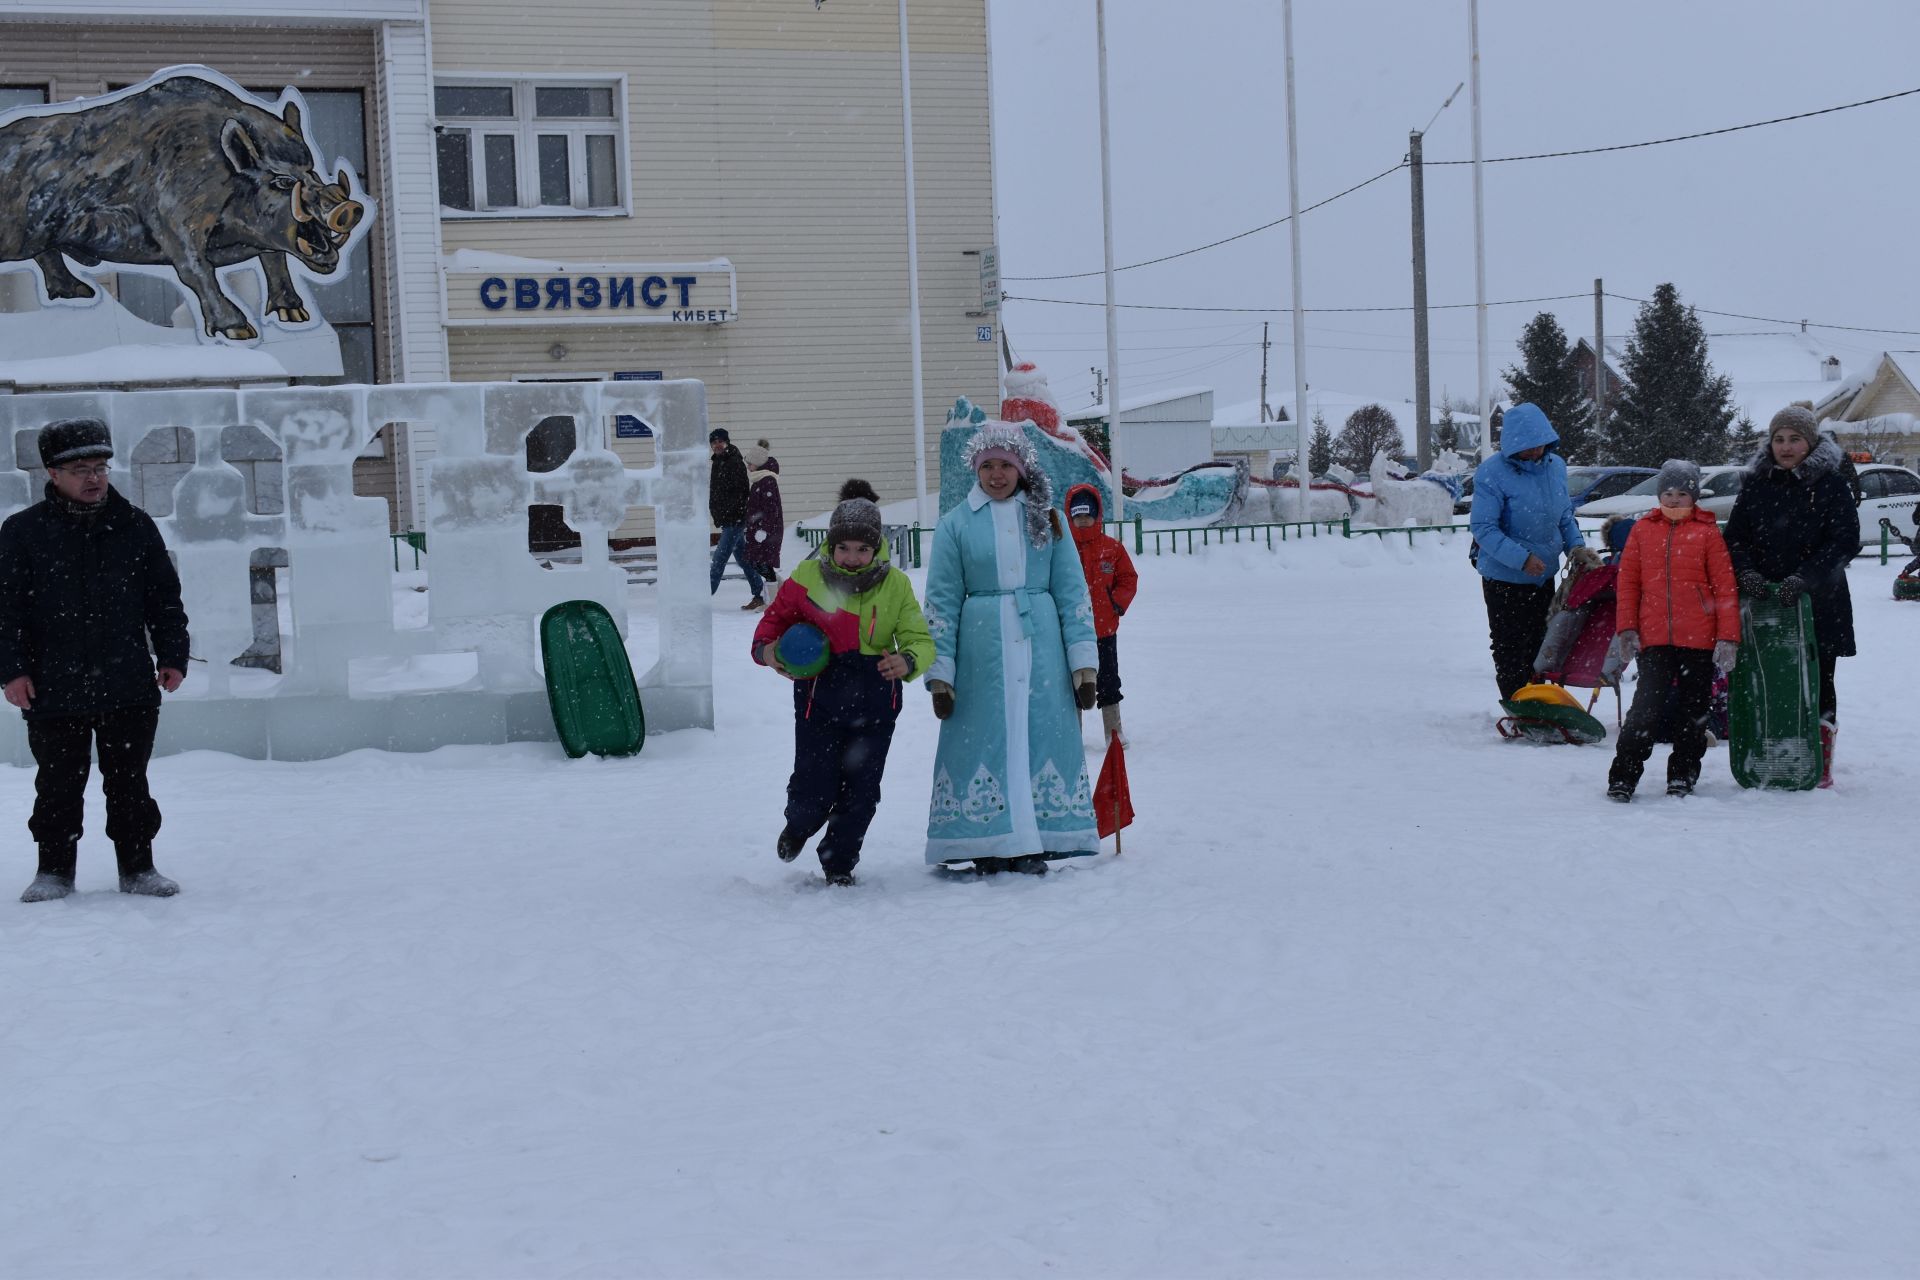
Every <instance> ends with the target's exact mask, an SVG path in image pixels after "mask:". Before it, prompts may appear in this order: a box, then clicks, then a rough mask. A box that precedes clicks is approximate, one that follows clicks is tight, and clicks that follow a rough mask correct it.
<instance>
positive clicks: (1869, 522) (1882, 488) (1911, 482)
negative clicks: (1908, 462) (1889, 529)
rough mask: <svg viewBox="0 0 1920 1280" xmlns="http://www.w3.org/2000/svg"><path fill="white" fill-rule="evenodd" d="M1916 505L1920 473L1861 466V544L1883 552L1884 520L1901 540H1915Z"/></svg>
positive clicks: (1881, 464)
mask: <svg viewBox="0 0 1920 1280" xmlns="http://www.w3.org/2000/svg"><path fill="white" fill-rule="evenodd" d="M1916 504H1920V473H1917V472H1913V471H1910V470H1908V469H1907V468H1906V467H1896V466H1892V465H1889V464H1887V463H1884V462H1868V463H1864V464H1862V465H1861V467H1860V541H1861V542H1863V543H1865V544H1866V549H1867V550H1869V551H1878V550H1879V549H1880V521H1881V520H1882V519H1885V520H1886V521H1887V522H1888V523H1890V524H1892V525H1893V528H1894V531H1895V532H1896V533H1898V534H1899V535H1900V536H1901V537H1903V538H1905V537H1911V536H1912V535H1913V531H1914V529H1913V525H1914V509H1915V505H1916Z"/></svg>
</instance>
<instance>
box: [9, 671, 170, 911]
mask: <svg viewBox="0 0 1920 1280" xmlns="http://www.w3.org/2000/svg"><path fill="white" fill-rule="evenodd" d="M159 725H160V708H158V707H128V708H125V709H124V710H120V711H108V712H103V713H101V714H99V715H88V716H50V717H48V718H46V719H40V720H29V721H27V745H28V747H29V748H31V749H32V751H33V759H34V763H35V764H37V765H39V766H40V768H39V772H37V773H36V774H35V775H34V779H33V790H34V801H33V816H32V817H31V818H29V819H28V820H27V830H29V831H31V832H32V833H33V838H34V840H35V841H36V842H37V843H38V844H39V846H40V871H41V873H42V874H46V875H57V876H65V877H67V878H68V879H72V878H73V872H74V867H75V865H76V862H77V861H78V851H79V845H80V828H81V822H82V814H83V812H84V809H85V804H86V791H87V775H88V774H89V773H90V772H91V770H92V765H93V752H94V749H95V747H96V746H97V747H98V749H99V752H100V788H101V790H102V791H104V792H106V796H107V838H108V839H109V840H111V841H113V852H114V856H115V858H116V859H117V860H118V861H119V863H120V874H121V875H123V876H130V875H136V874H138V873H139V872H142V871H151V870H152V869H153V838H154V836H156V835H158V834H159V832H160V806H159V805H157V804H155V803H154V800H153V795H152V794H151V793H150V792H149V791H148V790H147V760H148V758H149V757H151V756H152V755H153V734H154V730H155V729H157V728H158V727H159Z"/></svg>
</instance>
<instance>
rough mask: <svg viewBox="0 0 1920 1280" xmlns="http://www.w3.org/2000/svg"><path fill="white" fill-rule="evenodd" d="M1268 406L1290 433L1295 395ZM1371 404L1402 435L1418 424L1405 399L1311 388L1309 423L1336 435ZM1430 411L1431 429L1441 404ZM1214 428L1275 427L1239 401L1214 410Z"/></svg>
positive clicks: (1255, 406)
mask: <svg viewBox="0 0 1920 1280" xmlns="http://www.w3.org/2000/svg"><path fill="white" fill-rule="evenodd" d="M1267 402H1268V403H1269V404H1270V405H1272V406H1273V407H1274V409H1276V410H1279V409H1285V410H1286V412H1287V418H1288V421H1286V422H1284V423H1280V424H1278V425H1279V426H1281V427H1284V428H1285V429H1286V430H1287V431H1289V432H1291V431H1292V430H1293V419H1294V417H1295V416H1296V415H1295V414H1294V412H1293V397H1292V395H1284V396H1270V397H1269V398H1268V401H1267ZM1499 403H1503V404H1504V403H1505V402H1504V401H1501V402H1499ZM1370 404H1377V405H1379V406H1380V407H1381V408H1382V409H1385V410H1386V411H1387V412H1388V413H1390V414H1392V415H1393V421H1394V425H1395V426H1397V427H1399V428H1400V430H1401V431H1402V432H1403V433H1404V432H1406V431H1408V430H1410V429H1411V427H1412V425H1413V423H1414V421H1415V415H1414V412H1413V401H1411V400H1408V399H1406V398H1404V397H1395V396H1378V395H1363V394H1360V393H1358V392H1352V391H1316V390H1314V389H1313V388H1311V387H1309V388H1308V389H1307V421H1309V422H1311V421H1313V415H1314V414H1316V413H1318V414H1320V415H1321V416H1322V417H1324V418H1325V419H1326V421H1327V429H1328V430H1330V431H1336V432H1337V431H1339V430H1340V428H1341V427H1343V426H1345V425H1346V421H1347V418H1348V417H1349V416H1351V415H1352V413H1353V411H1354V410H1355V409H1359V408H1361V407H1363V406H1365V405H1370ZM1429 409H1430V412H1431V413H1432V414H1433V423H1429V424H1428V425H1429V426H1431V425H1433V424H1434V423H1438V422H1439V421H1440V402H1439V401H1438V400H1436V401H1434V402H1433V404H1432V405H1431V406H1429ZM1453 420H1454V421H1455V422H1457V423H1466V422H1478V421H1479V420H1480V418H1479V415H1477V414H1472V413H1462V412H1461V411H1460V410H1458V409H1456V410H1454V411H1453ZM1213 425H1214V429H1215V431H1216V432H1217V431H1219V430H1220V429H1221V428H1223V427H1260V426H1263V425H1264V426H1274V425H1275V424H1274V423H1271V422H1269V423H1264V424H1263V423H1262V422H1261V421H1260V401H1259V400H1257V399H1255V400H1242V401H1238V402H1237V403H1234V404H1230V405H1228V406H1227V407H1226V408H1224V409H1216V410H1214V413H1213ZM1216 439H1217V437H1216ZM1289 443H1291V442H1289ZM1409 443H1411V442H1409ZM1216 447H1217V446H1216Z"/></svg>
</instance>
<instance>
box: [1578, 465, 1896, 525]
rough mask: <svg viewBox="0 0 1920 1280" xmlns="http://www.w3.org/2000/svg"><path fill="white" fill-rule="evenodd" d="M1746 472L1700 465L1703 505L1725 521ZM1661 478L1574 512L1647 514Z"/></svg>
mask: <svg viewBox="0 0 1920 1280" xmlns="http://www.w3.org/2000/svg"><path fill="white" fill-rule="evenodd" d="M1746 474H1747V469H1746V468H1745V467H1734V466H1725V467H1702V468H1700V505H1701V506H1703V507H1705V508H1706V509H1707V510H1709V511H1711V512H1713V514H1714V515H1715V516H1717V517H1719V520H1720V523H1721V524H1725V523H1726V522H1727V514H1728V513H1729V512H1731V511H1732V510H1733V500H1734V499H1735V498H1737V497H1739V496H1740V482H1741V481H1742V480H1743V479H1745V478H1746ZM1659 480H1660V477H1659V476H1658V475H1653V476H1648V477H1647V478H1646V479H1645V480H1642V481H1641V482H1640V483H1639V484H1637V485H1635V486H1633V488H1631V489H1629V490H1627V491H1626V492H1625V493H1623V494H1621V495H1620V496H1619V497H1617V498H1601V499H1599V500H1598V501H1595V502H1589V503H1587V504H1586V505H1584V506H1581V507H1577V508H1575V510H1574V513H1573V514H1574V515H1576V516H1581V517H1588V516H1591V517H1593V518H1594V519H1598V520H1604V519H1606V518H1607V517H1608V516H1638V515H1645V514H1646V513H1647V512H1649V511H1651V510H1653V509H1654V508H1655V507H1657V506H1659V505H1660V491H1659V490H1660V485H1659ZM1875 527H1876V529H1877V528H1878V526H1877V525H1876V526H1875Z"/></svg>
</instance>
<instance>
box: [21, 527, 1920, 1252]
mask: <svg viewBox="0 0 1920 1280" xmlns="http://www.w3.org/2000/svg"><path fill="white" fill-rule="evenodd" d="M1140 567H1141V572H1142V578H1143V585H1142V590H1141V596H1140V600H1139V603H1138V605H1137V607H1136V608H1135V610H1134V611H1133V612H1132V613H1131V614H1130V615H1129V617H1128V619H1127V622H1126V624H1125V629H1124V630H1123V633H1122V642H1123V643H1122V654H1123V663H1122V666H1123V671H1124V673H1125V676H1126V679H1127V688H1128V690H1129V695H1130V696H1129V698H1128V701H1127V703H1126V712H1127V723H1128V726H1129V729H1130V730H1131V732H1132V733H1133V735H1134V738H1135V748H1134V750H1133V751H1132V752H1131V753H1130V754H1129V764H1130V766H1131V774H1132V780H1133V787H1134V798H1135V803H1136V805H1137V807H1138V809H1139V811H1140V814H1141V818H1140V821H1139V823H1138V824H1137V825H1136V826H1135V827H1133V828H1132V829H1131V830H1129V832H1128V833H1127V837H1126V854H1125V856H1124V857H1122V858H1119V859H1114V858H1112V857H1103V858H1101V859H1100V860H1098V861H1097V862H1091V863H1085V864H1080V865H1075V866H1072V867H1069V868H1067V869H1064V870H1062V871H1060V872H1058V873H1056V874H1054V875H1051V876H1048V877H1046V878H1044V879H1031V878H1027V877H1020V876H1012V877H1001V878H999V879H998V880H995V881H991V882H974V881H955V880H946V879H941V878H938V877H935V876H933V875H930V874H929V873H928V872H926V871H925V870H924V869H923V868H922V865H921V857H920V842H921V838H922V833H923V830H924V826H923V824H924V817H925V809H926V794H927V782H928V774H929V771H930V767H931V759H932V749H933V741H934V721H933V719H932V716H931V714H930V713H929V712H928V711H927V709H926V702H925V699H924V695H922V694H920V693H919V692H918V691H917V690H916V691H915V693H914V696H913V701H912V703H911V704H910V709H909V713H908V715H907V716H906V717H905V719H904V720H903V722H902V726H901V729H900V732H899V735H898V737H897V738H896V740H895V746H894V751H893V757H892V761H891V765H890V769H889V772H888V781H887V800H886V801H885V803H884V804H883V806H882V809H881V812H880V816H879V819H878V821H877V822H876V824H875V826H874V830H873V833H872V836H871V838H870V841H869V844H868V850H867V856H866V860H865V861H864V862H863V863H862V866H861V870H860V873H861V884H860V886H859V887H858V888H856V889H853V890H847V891H842V890H827V889H824V888H821V887H818V872H817V869H815V868H814V867H813V866H812V865H811V861H812V855H811V853H809V854H807V855H805V860H803V861H802V862H800V863H797V864H794V865H792V866H783V865H782V864H780V863H779V862H778V861H776V860H775V858H774V855H773V839H774V835H775V833H776V832H777V831H778V830H779V827H780V808H781V804H782V800H783V787H784V782H785V776H786V767H787V758H788V754H789V751H790V746H789V743H790V738H789V734H790V732H791V730H790V715H789V711H788V705H789V704H788V702H787V696H786V686H785V685H784V684H782V683H781V682H780V681H779V680H778V679H777V678H776V677H774V676H772V675H771V674H769V673H766V672H764V671H760V670H758V669H755V668H753V667H752V666H751V665H750V664H749V662H748V660H747V658H746V655H745V650H746V638H747V635H748V632H749V630H750V629H751V626H752V622H753V618H752V615H747V614H743V613H740V612H739V611H738V610H737V608H736V607H735V606H736V605H737V604H738V603H739V599H740V598H742V597H744V594H745V593H744V590H743V589H742V588H741V587H740V586H739V584H737V583H729V584H727V586H726V588H725V589H724V590H723V592H722V594H721V596H720V597H719V598H717V599H716V602H715V616H716V626H717V632H718V634H717V645H718V652H719V655H720V656H719V670H718V672H717V681H718V695H717V696H718V699H719V720H720V728H719V730H718V731H717V732H715V733H705V732H687V733H678V734H671V735H667V736H663V737H658V738H655V739H653V740H651V741H650V742H649V743H648V745H647V748H646V750H645V752H644V753H643V754H642V755H641V756H640V757H639V758H637V759H633V760H627V761H595V760H586V761H580V762H571V763H570V762H568V761H566V760H565V759H563V758H562V757H561V756H560V753H559V751H558V749H557V748H555V747H547V746H520V747H504V748H476V747H465V748H449V749H446V750H442V751H439V752H435V753H433V754H430V755H424V756H398V755H382V754H378V753H373V752H363V753H359V754H356V755H352V756H348V757H345V758H341V759H337V760H332V761H326V762H321V763H312V764H275V763H259V762H250V761H244V760H237V759H232V758H228V757H222V756H215V755H210V754H194V755H188V756H176V757H171V758H168V759H163V760H161V761H158V762H157V763H156V764H155V767H154V778H155V789H156V792H157V794H158V795H159V797H160V799H161V802H162V804H163V806H164V807H165V809H166V814H167V827H166V830H165V831H164V832H163V833H162V835H161V841H160V853H159V865H160V867H161V869H162V870H164V871H166V872H168V873H170V874H172V875H174V876H176V877H178V878H179V879H180V881H181V882H182V883H183V885H184V886H185V891H184V893H183V894H182V895H181V896H180V897H179V898H177V899H174V900H171V901H153V900H136V899H131V898H126V897H123V896H121V895H120V894H118V893H116V892H114V891H113V890H112V879H111V853H110V850H109V849H108V847H107V846H106V844H105V842H104V840H103V839H102V838H101V837H100V836H99V835H98V834H97V833H98V831H99V830H100V821H101V817H100V811H99V807H98V801H97V797H96V799H95V801H94V804H93V807H92V809H91V810H90V816H89V822H90V831H91V832H92V833H95V834H91V835H90V836H89V839H88V841H87V843H86V844H85V845H84V846H83V848H82V852H81V888H82V890H83V892H81V893H79V894H77V895H76V896H75V897H74V898H72V899H69V900H67V901H65V902H60V903H52V904H46V905H42V906H35V907H27V906H19V905H14V904H12V903H11V901H10V897H11V890H12V889H13V888H14V887H15V884H16V882H17V884H18V885H24V884H25V883H26V881H27V880H28V879H29V878H30V875H31V870H32V868H31V852H30V848H29V847H28V845H27V837H26V832H25V828H24V822H25V817H26V812H27V808H28V805H29V803H30V799H31V782H32V778H31V774H30V773H29V772H28V771H25V770H0V830H4V831H7V832H10V833H12V841H13V843H12V845H11V848H12V849H13V853H12V855H11V856H10V859H9V860H8V862H7V864H6V865H7V866H8V867H9V868H11V871H10V872H9V874H10V875H11V876H12V880H10V881H8V882H7V884H6V886H5V888H6V889H7V890H8V891H9V892H8V895H7V899H5V900H0V991H4V992H5V1016H4V1019H0V1083H3V1084H4V1090H3V1093H4V1098H5V1100H6V1103H7V1106H8V1108H9V1114H8V1117H7V1119H6V1120H5V1122H4V1123H3V1124H0V1152H3V1153H4V1154H0V1167H4V1169H5V1172H6V1179H5V1183H6V1194H5V1195H4V1196H3V1197H0V1275H6V1276H36V1277H54V1276H92V1277H119V1276H127V1275H136V1274H137V1275H144V1276H203V1277H262V1276H271V1277H287V1276H301V1277H335V1276H484V1277H523V1276H575V1277H597V1276H652V1275H671V1276H940V1277H947V1276H954V1277H957V1276H986V1275H1018V1276H1040V1275H1054V1276H1193V1275H1230V1276H1383V1275H1397V1276H1556V1277H1564V1276H1582V1277H1585V1276H1649V1275H1662V1276H1683V1275H1684V1276H1705V1275H1714V1276H1728V1275H1742V1276H1849V1277H1851V1276H1887V1275H1895V1274H1913V1273H1914V1271H1915V1270H1916V1268H1920V1213H1916V1212H1915V1211H1914V1206H1915V1204H1916V1203H1920V1073H1916V1071H1915V1067H1914V1064H1915V1062H1916V1060H1920V1004H1916V1001H1915V994H1914V993H1915V992H1916V990H1920V942H1917V941H1916V938H1917V937H1920V934H1917V933H1916V930H1915V928H1914V920H1915V918H1916V914H1917V912H1920V857H1916V856H1915V854H1914V851H1913V843H1914V837H1913V834H1912V828H1913V824H1912V822H1911V816H1912V801H1913V794H1914V793H1913V778H1914V764H1913V762H1914V761H1915V760H1916V759H1917V758H1920V727H1917V726H1916V715H1915V713H1916V710H1917V709H1920V707H1917V705H1916V704H1917V703H1920V694H1916V691H1915V687H1914V683H1913V679H1912V674H1911V655H1912V653H1913V652H1914V644H1913V639H1912V636H1913V632H1914V630H1915V629H1916V628H1920V605H1903V604H1895V603H1894V602H1893V601H1892V600H1891V599H1889V598H1888V596H1889V588H1888V583H1889V580H1890V578H1891V576H1892V574H1893V572H1894V570H1893V568H1892V567H1887V568H1882V567H1880V566H1878V565H1873V564H1870V563H1867V562H1864V561H1863V562H1862V563H1861V564H1860V565H1858V566H1856V568H1855V570H1854V583H1855V600H1856V609H1857V611H1858V615H1859V625H1860V631H1861V636H1862V648H1863V650H1864V653H1863V656H1861V657H1860V658H1857V659H1853V660H1850V661H1847V662H1844V663H1842V664H1841V668H1840V672H1841V674H1840V691H1841V723H1842V735H1841V744H1840V759H1841V764H1840V768H1839V786H1838V787H1837V788H1836V789H1835V790H1833V791H1831V792H1817V793H1807V794H1794V795H1783V794H1762V793H1749V792H1741V791H1739V790H1737V789H1736V788H1735V787H1734V785H1733V783H1732V781H1731V779H1730V777H1729V776H1728V774H1727V770H1726V764H1725V757H1724V752H1723V751H1716V752H1715V753H1714V754H1712V755H1710V756H1709V758H1708V761H1707V769H1706V773H1705V775H1704V781H1703V784H1702V788H1701V791H1700V793H1699V794H1697V795H1696V796H1694V797H1693V798H1691V799H1689V800H1685V801H1670V800H1668V799H1666V798H1665V797H1664V796H1661V795H1658V794H1657V790H1658V789H1657V788H1655V789H1654V790H1655V792H1656V794H1653V795H1643V796H1642V798H1641V800H1640V801H1638V802H1636V803H1635V804H1634V805H1632V806H1631V807H1629V808H1624V809H1623V808H1620V807H1619V806H1616V805H1612V804H1610V803H1608V802H1607V801H1606V800H1605V799H1604V798H1603V794H1602V793H1603V790H1604V785H1605V783H1604V775H1605V770H1606V765H1607V761H1608V758H1609V749H1608V748H1605V747H1600V748H1591V747H1590V748H1575V747H1539V746H1532V745H1526V744H1516V743H1504V742H1501V741H1500V740H1499V739H1497V738H1496V737H1495V735H1494V733H1493V730H1492V719H1493V716H1494V714H1495V704H1494V700H1493V696H1492V695H1493V682H1492V676H1491V668H1490V663H1489V659H1488V657H1487V654H1486V644H1485V635H1484V619H1483V616H1482V612H1481V605H1480V598H1479V590H1478V585H1477V579H1476V578H1475V577H1474V576H1473V574H1472V571H1471V570H1470V569H1469V568H1468V567H1467V564H1466V560H1465V552H1464V545H1463V544H1461V543H1458V542H1452V541H1449V542H1445V543H1441V542H1428V543H1424V544H1423V545H1422V546H1421V547H1419V548H1418V549H1409V548H1408V547H1407V546H1406V545H1405V542H1404V540H1402V541H1401V542H1400V543H1399V545H1395V544H1394V542H1393V541H1392V540H1391V539H1389V540H1385V541H1382V540H1376V539H1371V538H1367V539H1356V540H1354V541H1352V542H1342V541H1339V540H1327V539H1320V540H1317V541H1309V542H1307V543H1304V544H1302V543H1290V544H1288V545H1287V546H1286V548H1285V549H1284V550H1282V551H1278V552H1275V553H1268V552H1267V551H1266V550H1265V549H1264V548H1254V547H1232V546H1229V547H1226V548H1222V549H1216V550H1214V551H1212V552H1210V553H1207V554H1205V555H1203V556H1201V557H1198V558H1188V557H1180V558H1177V559H1176V558H1171V557H1169V558H1160V559H1156V558H1152V557H1148V558H1146V559H1145V560H1143V561H1142V562H1141V566H1140ZM635 601H636V607H637V608H638V609H639V610H640V611H641V612H642V613H644V611H645V607H646V604H645V593H644V592H637V593H636V595H635ZM1607 719H1608V720H1609V721H1611V714H1610V712H1609V713H1608V715H1607ZM1659 759H1660V757H1658V756H1656V760H1655V764H1654V766H1653V767H1654V770H1655V775H1654V776H1656V777H1657V776H1658V772H1657V771H1658V769H1659V768H1660V765H1659ZM1095 764H1096V765H1097V757H1096V759H1095Z"/></svg>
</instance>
